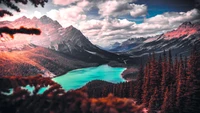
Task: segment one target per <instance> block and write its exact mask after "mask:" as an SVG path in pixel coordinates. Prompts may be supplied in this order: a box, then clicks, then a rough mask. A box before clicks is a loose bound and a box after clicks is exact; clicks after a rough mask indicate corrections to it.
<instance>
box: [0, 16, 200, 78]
mask: <svg viewBox="0 0 200 113" xmlns="http://www.w3.org/2000/svg"><path fill="white" fill-rule="evenodd" d="M3 26H8V27H11V28H18V27H20V26H26V27H36V28H39V29H41V31H42V33H41V35H39V36H35V35H24V34H16V35H15V38H14V39H11V38H9V36H4V38H1V39H0V40H1V41H0V50H1V52H0V62H1V65H0V67H1V75H16V74H17V75H34V74H43V75H45V76H57V75H62V74H64V73H66V72H68V71H69V70H72V69H77V68H82V67H89V66H97V65H101V64H109V65H112V66H125V65H126V66H132V65H134V66H138V65H139V64H140V62H141V59H146V58H147V56H148V54H149V53H151V52H155V53H161V52H162V51H163V50H169V49H171V50H172V52H173V54H185V55H188V53H189V52H190V50H191V48H192V47H193V46H194V45H196V46H200V23H194V24H192V23H190V22H185V23H183V24H182V25H180V26H179V27H178V28H177V29H175V30H173V31H170V32H167V33H164V34H162V35H158V36H155V37H147V38H145V37H144V38H132V39H128V40H126V41H124V42H122V43H118V42H116V43H115V44H113V45H112V46H111V47H110V49H109V50H108V51H106V50H103V49H102V48H100V47H97V46H95V45H93V44H92V43H91V42H90V41H89V40H88V39H87V38H86V37H85V36H84V35H83V34H82V33H81V31H80V30H78V29H76V28H74V27H73V26H69V27H67V28H63V27H62V26H61V25H60V24H59V23H58V22H57V21H53V20H52V19H50V18H49V17H47V16H43V17H41V18H39V19H38V18H35V17H34V18H32V19H29V18H26V17H25V16H24V17H21V18H19V19H17V20H15V21H3V22H0V27H3ZM143 61H144V62H145V60H143Z"/></svg>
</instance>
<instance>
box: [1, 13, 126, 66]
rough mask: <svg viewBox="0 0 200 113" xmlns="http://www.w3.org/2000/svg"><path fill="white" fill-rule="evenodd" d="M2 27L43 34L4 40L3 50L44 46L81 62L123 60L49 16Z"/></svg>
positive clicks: (7, 23) (21, 20)
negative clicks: (33, 28) (35, 30)
mask: <svg viewBox="0 0 200 113" xmlns="http://www.w3.org/2000/svg"><path fill="white" fill-rule="evenodd" d="M0 26H8V27H11V28H19V27H20V26H26V27H28V28H29V27H35V28H39V29H40V30H41V31H42V33H41V35H39V36H35V35H32V36H30V35H24V34H17V35H15V36H14V37H15V38H14V39H10V38H9V36H4V37H8V38H3V39H2V41H1V42H0V48H1V50H4V49H5V48H11V49H13V48H23V46H25V45H28V44H34V45H37V46H42V47H45V48H49V49H52V50H55V51H59V52H61V53H64V54H66V55H69V56H72V57H74V58H77V59H79V60H84V61H87V62H94V63H96V62H98V63H99V62H100V63H107V62H108V61H109V60H119V61H120V59H123V58H122V57H121V56H118V55H116V54H114V53H111V52H107V51H105V50H102V49H100V48H98V47H97V46H95V45H93V44H92V43H91V42H90V41H89V40H88V39H87V38H86V37H85V36H84V35H83V34H82V33H81V31H80V30H78V29H76V28H75V27H73V26H69V27H67V28H63V27H62V26H61V25H60V24H59V23H58V22H57V21H54V20H52V19H50V18H49V17H47V16H42V17H41V18H39V19H37V18H35V17H34V18H32V19H29V18H26V17H25V16H24V17H21V18H19V19H17V20H15V21H13V22H9V21H4V22H0Z"/></svg>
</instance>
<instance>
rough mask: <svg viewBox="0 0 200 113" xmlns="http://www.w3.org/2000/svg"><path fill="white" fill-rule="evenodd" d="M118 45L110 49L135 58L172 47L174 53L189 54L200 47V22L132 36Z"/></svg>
mask: <svg viewBox="0 0 200 113" xmlns="http://www.w3.org/2000/svg"><path fill="white" fill-rule="evenodd" d="M117 45H118V46H116V43H115V44H113V46H111V47H114V48H112V49H109V50H108V51H110V52H114V53H118V54H126V55H129V56H130V57H132V58H135V57H141V56H145V55H147V54H149V53H152V52H155V53H161V52H162V51H163V50H169V49H171V50H172V52H173V53H174V54H185V55H186V56H187V54H188V53H190V50H191V48H192V47H193V46H194V45H195V46H198V47H200V23H191V22H185V23H183V24H181V25H180V26H179V27H178V28H177V29H175V30H172V31H169V32H166V33H164V34H161V35H157V36H154V37H147V38H145V37H141V38H132V39H128V40H126V41H124V42H122V43H117Z"/></svg>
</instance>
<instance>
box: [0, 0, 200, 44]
mask: <svg viewBox="0 0 200 113" xmlns="http://www.w3.org/2000/svg"><path fill="white" fill-rule="evenodd" d="M18 6H19V7H20V8H21V12H20V13H16V12H13V13H14V14H15V15H14V16H12V17H9V16H6V17H4V18H1V19H0V21H3V20H14V19H16V18H19V17H21V16H24V15H25V16H27V17H29V18H32V17H33V16H36V17H37V18H40V17H41V16H43V15H47V16H48V17H50V18H52V19H53V20H57V21H58V22H59V23H60V24H61V25H62V26H63V27H68V26H70V25H73V26H74V27H76V28H77V29H79V30H81V31H82V32H83V34H84V35H85V36H86V37H87V38H88V39H89V40H90V41H91V42H92V43H94V44H96V45H101V46H107V45H109V44H112V43H114V42H122V41H124V40H127V39H129V38H135V37H147V36H154V35H157V34H161V33H164V32H166V31H169V30H172V29H175V28H177V27H178V26H179V25H180V24H181V23H183V22H185V21H191V22H198V21H200V10H199V8H200V0H49V2H48V3H47V4H46V5H45V7H44V8H41V7H38V8H35V7H34V6H32V5H31V4H28V5H26V6H24V5H21V4H19V5H18ZM1 7H2V8H4V7H3V6H1Z"/></svg>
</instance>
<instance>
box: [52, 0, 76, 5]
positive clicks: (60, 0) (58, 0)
mask: <svg viewBox="0 0 200 113" xmlns="http://www.w3.org/2000/svg"><path fill="white" fill-rule="evenodd" d="M76 1H78V0H53V3H54V4H56V5H69V4H71V3H74V2H76Z"/></svg>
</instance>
